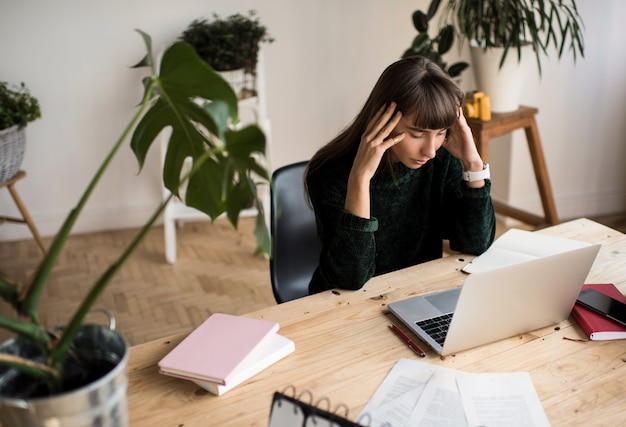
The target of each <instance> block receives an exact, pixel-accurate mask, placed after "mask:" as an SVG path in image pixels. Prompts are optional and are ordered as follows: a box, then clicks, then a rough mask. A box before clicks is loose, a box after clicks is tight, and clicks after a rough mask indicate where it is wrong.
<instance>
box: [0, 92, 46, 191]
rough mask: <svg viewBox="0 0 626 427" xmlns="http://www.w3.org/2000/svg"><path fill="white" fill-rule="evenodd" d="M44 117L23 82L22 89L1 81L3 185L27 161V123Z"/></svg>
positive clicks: (0, 167) (0, 163)
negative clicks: (25, 151) (25, 158)
mask: <svg viewBox="0 0 626 427" xmlns="http://www.w3.org/2000/svg"><path fill="white" fill-rule="evenodd" d="M40 117H41V108H40V107H39V101H38V100H37V98H35V97H34V96H32V95H31V94H30V91H29V90H28V88H27V87H26V85H25V84H24V82H22V83H21V84H20V85H19V86H13V85H10V84H9V83H8V82H5V81H0V182H5V181H8V180H9V179H11V178H13V176H14V175H15V174H16V173H17V171H18V170H19V168H20V166H21V165H22V161H23V160H24V150H25V146H26V134H25V131H24V128H25V127H26V125H28V123H30V122H32V121H34V120H37V119H38V118H40Z"/></svg>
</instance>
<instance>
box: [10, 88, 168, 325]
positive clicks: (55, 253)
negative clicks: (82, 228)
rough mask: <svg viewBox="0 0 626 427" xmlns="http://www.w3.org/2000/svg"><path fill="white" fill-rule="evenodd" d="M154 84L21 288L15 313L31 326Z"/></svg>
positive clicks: (35, 320)
mask: <svg viewBox="0 0 626 427" xmlns="http://www.w3.org/2000/svg"><path fill="white" fill-rule="evenodd" d="M155 84H156V82H155V79H153V80H152V82H151V83H150V87H149V88H148V90H146V92H145V94H144V98H143V100H142V102H141V105H140V107H139V109H138V110H137V112H136V113H135V115H134V116H133V118H132V119H131V121H130V122H129V124H128V125H127V126H126V129H124V132H123V133H122V135H121V136H120V137H119V139H118V140H117V142H116V143H115V144H114V145H113V148H112V149H111V151H110V152H109V154H108V155H107V157H106V158H105V160H104V161H103V162H102V164H101V165H100V167H99V168H98V171H97V172H96V174H95V175H94V177H93V178H92V179H91V182H90V183H89V185H88V186H87V189H86V190H85V192H84V193H83V195H82V197H81V198H80V200H79V201H78V204H77V205H76V207H75V208H74V209H72V210H71V211H70V213H69V215H68V216H67V218H66V220H65V222H64V223H63V226H62V227H61V229H60V230H59V233H58V234H57V235H56V237H55V238H54V240H53V242H52V245H51V246H50V249H49V251H48V255H47V256H46V257H45V258H44V259H43V261H42V263H41V265H40V266H39V268H38V271H37V274H36V276H35V278H34V280H33V281H32V282H31V283H30V284H28V285H27V286H26V287H25V289H24V291H23V292H22V293H21V296H22V295H24V294H25V296H24V298H23V301H22V303H21V304H20V306H19V312H20V313H21V314H23V315H25V316H28V317H30V318H31V319H32V320H33V322H35V323H38V324H39V323H40V322H39V313H38V312H37V308H38V306H39V299H40V298H41V294H42V292H43V288H44V287H45V285H46V279H47V278H48V276H49V275H50V272H51V271H52V269H53V268H54V265H55V264H56V260H57V259H58V257H59V254H60V253H61V251H62V249H63V246H64V245H65V243H66V242H67V238H68V237H69V235H70V232H71V231H72V228H73V227H74V224H75V223H76V220H77V219H78V216H79V215H80V213H81V211H82V210H83V208H84V206H85V204H86V203H87V200H88V199H89V197H90V196H91V193H92V192H93V190H94V188H95V187H96V185H97V184H98V182H99V181H100V178H101V177H102V175H103V174H104V172H105V171H106V169H107V168H108V166H109V164H110V163H111V160H112V159H113V158H114V157H115V155H116V153H117V151H118V150H119V148H120V147H121V146H122V143H123V142H124V140H125V139H126V138H127V136H128V134H129V133H130V132H131V130H132V129H133V127H134V126H135V124H136V123H137V121H138V120H139V118H140V117H141V115H142V114H143V112H144V110H145V109H146V107H147V106H148V104H149V102H150V98H151V96H152V92H153V90H154V86H155Z"/></svg>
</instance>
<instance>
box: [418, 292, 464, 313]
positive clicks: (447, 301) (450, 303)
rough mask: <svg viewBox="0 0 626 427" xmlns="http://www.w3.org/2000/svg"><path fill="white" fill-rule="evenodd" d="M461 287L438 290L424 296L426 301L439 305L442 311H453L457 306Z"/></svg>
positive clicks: (438, 307)
mask: <svg viewBox="0 0 626 427" xmlns="http://www.w3.org/2000/svg"><path fill="white" fill-rule="evenodd" d="M460 293H461V288H460V287H458V288H455V289H451V290H450V291H445V292H437V293H435V294H432V295H427V296H425V297H424V298H425V299H426V301H428V302H429V303H431V304H432V305H434V306H435V307H437V309H438V310H439V311H441V312H442V313H451V312H453V311H454V309H455V307H456V303H457V301H458V300H459V294H460Z"/></svg>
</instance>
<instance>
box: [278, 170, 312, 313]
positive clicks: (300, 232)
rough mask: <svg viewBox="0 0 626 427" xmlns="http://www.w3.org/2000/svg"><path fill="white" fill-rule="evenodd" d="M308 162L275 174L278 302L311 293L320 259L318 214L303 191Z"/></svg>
mask: <svg viewBox="0 0 626 427" xmlns="http://www.w3.org/2000/svg"><path fill="white" fill-rule="evenodd" d="M307 163H308V162H307V161H304V162H298V163H293V164H290V165H287V166H283V167H281V168H279V169H276V170H275V171H274V173H273V174H272V185H271V190H270V194H271V196H270V198H271V208H270V211H271V219H270V228H271V234H272V247H271V252H272V253H271V258H270V275H271V281H272V291H273V292H274V298H275V299H276V302H277V303H279V304H280V303H283V302H286V301H290V300H293V299H296V298H300V297H303V296H306V295H308V294H309V281H310V280H311V276H312V275H313V271H314V270H315V268H316V267H317V263H318V260H319V243H318V241H317V227H316V225H315V214H314V213H313V209H311V207H310V206H309V204H308V203H307V201H306V195H305V193H304V180H303V178H304V170H305V169H306V165H307Z"/></svg>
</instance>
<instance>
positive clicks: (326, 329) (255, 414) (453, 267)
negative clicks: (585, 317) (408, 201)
mask: <svg viewBox="0 0 626 427" xmlns="http://www.w3.org/2000/svg"><path fill="white" fill-rule="evenodd" d="M540 232H541V233H546V234H552V235H558V236H563V237H568V238H573V239H578V240H583V241H588V242H598V243H602V244H603V246H602V249H601V250H600V254H599V255H598V258H597V260H596V262H595V264H594V267H593V269H592V272H591V273H590V275H589V277H588V280H587V283H591V282H596V283H599V282H613V283H615V284H616V285H617V286H618V287H620V288H621V290H622V292H624V291H626V262H625V261H626V235H624V234H622V233H619V232H617V231H615V230H612V229H610V228H607V227H605V226H602V225H600V224H597V223H595V222H592V221H589V220H586V219H580V220H576V221H572V222H567V223H564V224H560V225H558V226H554V227H549V228H546V229H543V230H541V231H540ZM471 259H472V257H467V256H455V255H453V256H449V257H446V258H443V259H441V260H437V261H433V262H429V263H425V264H421V265H418V266H415V267H410V268H407V269H404V270H400V271H397V272H394V273H390V274H387V275H384V276H378V277H375V278H373V279H372V280H371V281H370V282H368V283H367V284H366V285H365V287H364V288H363V289H362V290H359V291H328V292H324V293H322V294H318V295H313V296H309V297H305V298H302V299H298V300H294V301H291V302H288V303H285V304H281V305H277V306H273V307H269V308H267V309H263V310H260V311H257V312H254V313H250V314H249V316H251V317H256V318H263V319H269V320H273V321H277V322H279V323H280V325H281V330H280V331H281V333H282V334H284V335H285V336H287V337H289V338H291V339H293V340H294V341H295V343H296V351H295V352H294V353H293V354H291V355H289V356H287V357H286V358H285V359H283V360H281V361H279V362H278V363H276V364H275V365H273V366H271V367H270V368H268V369H267V370H265V371H263V372H261V373H259V374H258V375H257V376H255V377H253V378H251V379H250V380H248V382H246V383H243V384H241V385H239V386H237V387H236V388H234V389H233V390H231V391H229V392H228V393H226V394H224V395H223V396H219V397H218V396H214V395H211V394H208V392H206V391H204V390H203V389H201V388H200V387H198V386H196V385H195V384H193V383H192V382H189V381H185V380H178V379H175V378H170V377H167V376H164V375H161V374H159V373H158V372H157V366H156V365H157V362H158V361H159V360H160V359H161V358H162V357H163V356H164V355H165V354H166V353H167V352H168V351H170V350H171V349H172V348H173V347H174V346H175V345H176V344H177V343H178V342H180V340H181V339H183V338H184V336H185V334H183V335H177V336H173V337H169V338H164V339H161V340H155V341H152V342H148V343H146V344H142V345H138V346H134V347H132V349H131V355H130V364H129V389H128V399H129V411H130V421H131V422H130V425H131V426H133V427H141V426H157V425H158V426H183V425H184V426H185V427H191V426H202V427H206V426H208V425H211V426H229V425H234V426H267V423H268V418H269V410H270V404H271V399H272V395H273V393H274V391H282V390H283V389H284V388H285V387H286V386H288V385H294V386H295V387H296V388H297V390H298V391H302V390H310V391H311V392H312V394H313V396H315V398H316V399H319V398H321V397H328V398H329V400H330V401H331V402H332V403H333V405H337V404H339V403H345V404H346V405H348V407H349V409H350V415H349V418H350V419H355V418H356V416H357V415H358V414H359V412H360V411H361V409H362V408H363V406H364V405H365V404H366V403H367V401H368V400H369V398H370V397H371V396H372V395H373V394H374V392H375V390H376V388H377V387H378V386H379V385H380V383H381V382H382V380H383V379H384V378H385V376H386V375H387V373H388V372H389V370H390V369H391V368H392V367H393V365H394V363H395V362H396V361H397V360H398V359H399V358H402V357H405V358H414V357H416V356H415V354H414V353H413V352H412V351H411V350H410V349H409V348H408V347H407V346H406V345H404V344H403V343H402V342H401V341H400V340H399V339H398V337H397V336H395V335H394V334H393V333H391V332H390V331H389V329H388V328H387V325H388V324H389V323H390V322H391V321H392V319H393V316H392V315H391V314H389V313H388V310H387V304H388V303H389V302H391V301H396V300H399V299H403V298H406V297H409V296H411V295H415V294H420V293H424V292H429V291H433V290H437V289H444V288H450V287H454V286H457V285H459V284H460V283H461V282H462V281H463V278H464V273H461V272H460V271H459V270H460V269H461V267H463V266H464V265H465V264H466V263H467V262H469V261H470V260H471ZM530 313H531V312H529V314H530ZM563 337H568V338H575V339H582V338H584V334H583V333H582V331H581V329H580V328H579V327H578V325H576V324H575V323H574V322H573V321H572V320H571V318H570V319H569V320H566V321H564V322H562V323H560V324H559V325H553V326H549V327H546V328H543V329H540V330H537V331H533V332H530V333H526V334H523V335H520V336H515V337H512V338H509V339H505V340H502V341H499V342H496V343H492V344H488V345H485V346H482V347H479V348H476V349H472V350H467V351H464V352H461V353H458V354H457V355H455V356H448V357H446V358H443V359H442V358H440V357H439V356H437V355H436V354H435V353H433V352H432V351H428V352H427V355H426V357H425V358H418V359H419V360H422V361H426V362H429V363H433V364H437V365H443V366H447V367H450V368H453V369H459V370H463V371H467V372H515V371H528V372H530V375H531V377H532V380H533V382H534V385H535V388H536V390H537V393H538V395H539V397H540V399H541V401H542V403H543V406H544V409H545V411H546V413H547V416H548V419H549V420H550V422H551V423H552V425H554V426H561V425H562V426H574V425H585V426H588V425H603V426H604V425H618V424H620V423H621V422H623V420H624V411H623V408H624V403H623V396H624V390H626V340H625V341H604V342H602V341H599V342H575V341H569V340H564V339H563ZM333 408H334V406H333Z"/></svg>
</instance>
